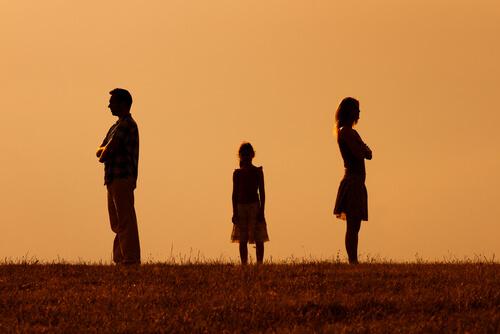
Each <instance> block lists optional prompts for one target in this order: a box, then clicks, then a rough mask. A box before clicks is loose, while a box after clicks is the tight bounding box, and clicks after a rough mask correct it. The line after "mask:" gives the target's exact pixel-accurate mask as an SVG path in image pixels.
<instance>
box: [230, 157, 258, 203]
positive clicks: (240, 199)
mask: <svg viewBox="0 0 500 334" xmlns="http://www.w3.org/2000/svg"><path fill="white" fill-rule="evenodd" d="M263 178H264V175H263V171H262V167H255V166H254V165H251V166H248V167H242V168H238V169H235V170H234V173H233V185H234V193H235V194H236V196H237V199H236V202H237V203H255V202H259V195H258V189H259V185H260V183H261V182H262V180H263Z"/></svg>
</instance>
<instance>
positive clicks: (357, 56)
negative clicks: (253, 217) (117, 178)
mask: <svg viewBox="0 0 500 334" xmlns="http://www.w3.org/2000/svg"><path fill="white" fill-rule="evenodd" d="M1 2H2V5H1V8H2V10H1V11H0V48H1V49H0V50H1V52H0V73H2V80H0V91H1V92H2V99H1V100H0V110H1V113H2V122H1V123H0V139H1V141H0V142H1V144H0V145H1V152H2V157H3V158H2V164H1V167H0V168H1V175H2V187H1V192H0V203H1V204H0V206H1V207H0V210H1V212H2V219H1V221H2V228H3V231H2V233H1V234H0V257H1V258H7V259H19V258H22V257H23V256H28V257H31V256H34V257H36V258H38V259H40V260H44V261H52V260H57V259H58V258H63V259H66V260H69V261H79V260H85V261H97V260H102V261H109V260H110V253H111V244H112V239H113V234H112V232H111V231H110V228H109V223H108V218H107V209H106V200H105V198H106V191H105V187H104V186H103V185H102V182H103V168H102V166H101V165H100V164H98V163H97V161H96V159H95V156H94V153H95V149H96V147H97V146H98V145H99V144H100V142H101V141H102V138H103V136H104V135H105V133H106V131H107V129H108V128H109V126H110V125H111V124H113V123H114V121H115V119H114V118H113V117H112V116H111V114H110V113H109V110H107V102H108V97H109V95H108V92H109V91H110V90H111V89H113V88H115V87H123V88H127V89H129V90H130V91H131V93H132V94H133V97H134V105H133V108H132V113H133V115H134V117H135V119H136V121H137V123H138V125H139V130H140V136H141V157H140V170H139V182H138V189H137V191H136V202H137V205H136V209H137V213H138V218H139V233H140V238H141V244H142V251H143V260H145V261H147V260H158V261H161V260H165V259H166V258H167V257H169V256H170V253H171V249H172V248H173V252H174V254H183V255H189V254H190V253H192V254H198V252H199V253H200V254H202V255H203V256H205V257H206V258H220V257H222V258H225V259H236V258H237V256H238V254H237V246H236V245H233V244H230V243H229V236H230V231H231V220H230V218H231V198H230V195H231V176H232V170H233V169H234V168H236V167H237V160H236V151H237V149H238V146H239V144H240V143H241V141H243V140H248V141H250V142H251V143H252V144H253V145H254V147H255V149H256V151H257V156H256V161H255V163H256V164H257V165H263V166H264V172H265V177H266V188H267V206H266V208H267V213H266V216H267V220H268V224H269V234H270V238H271V242H270V243H268V244H266V247H267V248H266V257H267V258H268V259H269V258H270V257H272V259H273V260H283V259H287V258H290V257H292V256H293V257H295V258H301V257H304V256H305V257H308V258H309V257H314V258H329V257H330V258H331V257H334V256H336V254H337V252H338V251H340V254H341V255H342V256H343V254H344V253H345V251H344V246H343V237H344V232H345V226H344V225H343V223H342V222H340V221H338V220H336V219H334V217H333V216H332V209H333V203H334V200H335V195H336V191H337V187H338V183H339V181H340V179H341V177H342V173H343V167H342V161H341V159H340V154H339V151H338V148H337V146H336V142H335V138H333V136H332V133H331V130H332V121H333V113H334V111H335V109H336V108H337V105H338V103H339V101H340V100H341V99H342V98H343V97H345V96H354V97H357V98H358V99H359V100H360V102H361V110H362V113H361V120H360V124H359V126H358V130H359V131H360V133H361V135H362V137H363V138H364V139H365V141H366V142H367V143H368V144H369V145H370V147H371V148H372V149H373V152H374V159H373V160H372V161H369V162H367V173H368V178H367V187H368V193H369V212H370V213H369V214H370V221H369V222H367V223H364V224H363V226H362V229H361V232H360V253H361V259H362V260H363V259H365V258H366V255H369V256H370V257H378V258H382V259H384V258H385V259H393V260H414V259H415V254H417V253H418V254H419V257H421V258H424V259H429V260H434V259H437V260H442V259H443V258H447V259H451V258H454V257H458V258H462V257H463V256H467V257H469V258H474V257H476V256H478V255H484V256H486V257H488V258H491V257H492V255H493V254H497V255H499V254H500V243H499V242H498V236H499V235H500V233H499V232H500V225H499V217H500V204H499V203H500V202H499V199H500V196H499V189H500V176H499V175H498V172H499V171H500V153H499V152H500V150H499V149H498V145H499V143H500V132H499V131H498V130H497V126H498V123H499V121H500V110H499V108H498V96H500V63H499V61H498V60H499V59H500V43H499V42H498V36H500V4H498V2H497V1H482V0H481V1H475V2H474V5H472V2H470V1H413V0H412V1H396V0H395V1H385V0H384V1H333V0H324V1H305V0H303V1H290V0H287V1H230V0H227V1H221V0H214V1H205V0H198V1H145V2H141V1H129V0H127V1H123V0H122V1H96V0H89V1H85V2H80V3H75V2H68V1H63V0H59V1H55V0H48V1H35V0H31V1H15V2H14V1H1Z"/></svg>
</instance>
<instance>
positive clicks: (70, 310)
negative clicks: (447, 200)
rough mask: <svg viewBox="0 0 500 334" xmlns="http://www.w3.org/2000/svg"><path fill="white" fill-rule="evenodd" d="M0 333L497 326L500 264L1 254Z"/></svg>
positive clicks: (482, 329)
mask: <svg viewBox="0 0 500 334" xmlns="http://www.w3.org/2000/svg"><path fill="white" fill-rule="evenodd" d="M0 332H2V333H9V332H51V333H52V332H61V333H73V332H100V333H101V332H130V333H136V332H139V333H140V332H167V333H199V332H215V333H223V332H227V333H233V332H243V333H246V332H269V333H272V332H278V333H282V332H285V333H289V332H292V333H309V332H332V333H344V332H345V333H365V332H373V333H398V332H399V333H443V332H452V333H455V332H459V333H465V332H469V333H499V332H500V265H499V264H495V263H455V264H453V263H448V264H446V263H443V264H439V263H434V264H429V263H414V264H383V263H379V264H376V263H372V264H362V265H359V266H348V265H344V264H338V263H302V264H301V263H295V264H270V265H263V266H247V267H240V266H238V265H231V264H217V263H214V264H192V265H168V264H148V265H143V266H141V267H135V268H123V267H113V266H106V265H68V264H43V265H42V264H3V265H0Z"/></svg>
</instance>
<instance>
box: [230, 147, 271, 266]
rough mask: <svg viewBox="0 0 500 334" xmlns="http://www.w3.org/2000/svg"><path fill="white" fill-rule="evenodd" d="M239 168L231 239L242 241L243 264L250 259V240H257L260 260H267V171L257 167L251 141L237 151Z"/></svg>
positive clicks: (233, 198)
mask: <svg viewBox="0 0 500 334" xmlns="http://www.w3.org/2000/svg"><path fill="white" fill-rule="evenodd" d="M238 156H239V158H240V168H238V169H235V171H234V173H233V196H232V200H233V219H232V221H233V224H234V225H233V232H232V233H231V241H232V242H239V243H240V258H241V263H242V264H247V263H248V248H247V244H248V243H251V244H255V247H256V253H257V254H256V255H257V263H262V262H263V261H264V242H265V241H269V237H268V235H267V226H266V219H265V216H264V207H265V203H266V192H265V190H264V172H263V171H262V167H255V166H254V165H253V164H252V159H253V157H254V156H255V151H254V150H253V147H252V145H251V144H250V143H243V144H241V146H240V149H239V151H238Z"/></svg>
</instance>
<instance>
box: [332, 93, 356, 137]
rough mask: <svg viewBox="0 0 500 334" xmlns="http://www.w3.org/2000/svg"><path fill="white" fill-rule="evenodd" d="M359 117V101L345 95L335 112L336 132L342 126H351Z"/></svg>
mask: <svg viewBox="0 0 500 334" xmlns="http://www.w3.org/2000/svg"><path fill="white" fill-rule="evenodd" d="M358 119H359V101H358V100H356V99H355V98H353V97H346V98H344V99H343V100H342V102H340V104H339V107H338V108H337V112H336V113H335V127H336V129H337V133H338V131H339V130H340V128H342V127H344V126H349V127H352V126H353V125H354V124H356V123H357V122H358Z"/></svg>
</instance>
